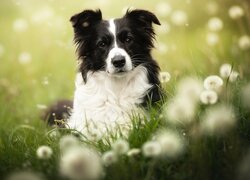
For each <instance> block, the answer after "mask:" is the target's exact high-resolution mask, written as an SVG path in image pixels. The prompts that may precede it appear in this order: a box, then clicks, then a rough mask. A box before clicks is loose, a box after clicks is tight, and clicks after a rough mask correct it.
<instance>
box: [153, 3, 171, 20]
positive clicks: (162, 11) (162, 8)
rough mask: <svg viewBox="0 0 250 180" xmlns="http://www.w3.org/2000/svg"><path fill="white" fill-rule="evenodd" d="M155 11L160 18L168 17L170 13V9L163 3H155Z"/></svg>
mask: <svg viewBox="0 0 250 180" xmlns="http://www.w3.org/2000/svg"><path fill="white" fill-rule="evenodd" d="M155 9H156V12H157V14H158V15H159V16H162V17H166V16H168V15H169V14H170V13H171V11H172V7H171V6H170V5H169V4H168V3H166V2H165V1H161V2H159V3H157V4H156V6H155Z"/></svg>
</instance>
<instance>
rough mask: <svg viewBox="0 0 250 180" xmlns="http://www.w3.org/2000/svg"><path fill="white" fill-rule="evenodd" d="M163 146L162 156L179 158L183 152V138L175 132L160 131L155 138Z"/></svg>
mask: <svg viewBox="0 0 250 180" xmlns="http://www.w3.org/2000/svg"><path fill="white" fill-rule="evenodd" d="M155 139H156V141H157V142H159V144H160V146H161V155H163V156H167V157H171V158H174V157H177V156H178V155H180V154H181V153H182V152H183V149H184V142H183V140H182V139H181V137H180V136H179V135H178V134H177V133H175V132H173V131H170V130H169V131H167V130H164V131H160V132H158V134H157V135H156V137H155Z"/></svg>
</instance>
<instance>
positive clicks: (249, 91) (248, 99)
mask: <svg viewBox="0 0 250 180" xmlns="http://www.w3.org/2000/svg"><path fill="white" fill-rule="evenodd" d="M241 99H242V103H243V105H244V106H245V107H246V108H250V83H248V84H246V85H244V86H243V87H242V89H241Z"/></svg>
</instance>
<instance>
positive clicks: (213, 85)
mask: <svg viewBox="0 0 250 180" xmlns="http://www.w3.org/2000/svg"><path fill="white" fill-rule="evenodd" d="M222 85H223V80H222V79H221V78H220V77H219V76H217V75H211V76H208V77H207V78H206V79H205V80H204V88H205V89H207V90H214V91H216V92H218V91H220V89H221V87H222Z"/></svg>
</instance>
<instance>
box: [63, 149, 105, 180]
mask: <svg viewBox="0 0 250 180" xmlns="http://www.w3.org/2000/svg"><path fill="white" fill-rule="evenodd" d="M60 172H61V174H62V175H63V176H65V177H68V178H70V179H99V178H100V176H101V175H102V173H103V171H102V164H101V158H100V156H99V155H98V153H97V152H96V151H95V150H93V149H90V148H87V147H75V148H72V149H70V150H69V151H67V152H66V153H64V154H63V155H62V157H61V161H60Z"/></svg>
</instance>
